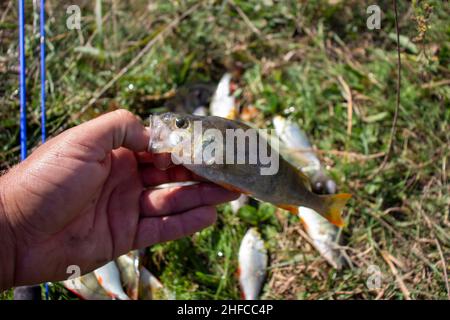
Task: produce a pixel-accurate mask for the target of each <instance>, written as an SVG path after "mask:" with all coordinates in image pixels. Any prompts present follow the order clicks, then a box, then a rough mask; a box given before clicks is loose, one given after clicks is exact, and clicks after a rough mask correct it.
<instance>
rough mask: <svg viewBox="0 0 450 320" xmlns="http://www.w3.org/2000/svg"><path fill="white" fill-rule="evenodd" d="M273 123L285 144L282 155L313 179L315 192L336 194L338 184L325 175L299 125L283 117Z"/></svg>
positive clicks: (277, 118)
mask: <svg viewBox="0 0 450 320" xmlns="http://www.w3.org/2000/svg"><path fill="white" fill-rule="evenodd" d="M272 122H273V125H274V128H275V132H276V133H277V135H278V137H279V138H280V140H281V141H282V142H283V145H282V146H280V153H281V154H282V155H283V157H284V158H285V159H286V160H287V161H289V162H290V163H291V164H293V165H294V166H296V167H298V168H299V169H300V170H302V172H304V173H305V174H306V175H307V176H308V177H309V178H310V179H311V182H312V188H313V190H314V192H316V193H321V194H334V193H336V183H335V182H334V181H333V180H332V179H330V178H329V177H328V176H327V174H326V173H325V171H324V169H323V167H322V165H321V163H320V160H319V158H318V157H317V155H316V154H315V153H314V151H312V145H311V143H310V142H309V140H308V137H307V136H306V133H305V132H304V131H303V130H302V129H300V127H299V126H298V124H296V123H294V122H292V121H289V120H287V119H286V118H283V117H281V116H275V117H274V118H273V120H272Z"/></svg>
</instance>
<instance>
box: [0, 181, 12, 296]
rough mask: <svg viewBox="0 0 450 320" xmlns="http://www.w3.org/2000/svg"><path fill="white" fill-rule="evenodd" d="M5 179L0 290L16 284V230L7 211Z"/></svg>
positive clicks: (0, 188) (0, 208) (0, 202)
mask: <svg viewBox="0 0 450 320" xmlns="http://www.w3.org/2000/svg"><path fill="white" fill-rule="evenodd" d="M4 180H5V179H4V177H0V292H2V291H3V290H6V289H9V288H11V287H13V286H14V270H15V269H14V268H15V261H16V250H15V239H14V232H13V228H12V225H11V223H10V220H9V218H8V213H7V207H8V206H7V203H6V187H5V185H4V183H5V181H4Z"/></svg>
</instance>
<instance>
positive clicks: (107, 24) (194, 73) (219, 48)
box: [0, 0, 450, 299]
mask: <svg viewBox="0 0 450 320" xmlns="http://www.w3.org/2000/svg"><path fill="white" fill-rule="evenodd" d="M78 3H79V4H80V7H81V9H82V15H83V19H82V29H81V30H80V32H77V31H71V30H68V29H67V28H66V27H65V19H66V17H67V16H66V13H65V8H66V7H67V6H68V5H70V4H72V3H70V2H68V1H62V2H61V1H59V2H55V1H47V6H48V7H47V9H48V10H47V13H48V15H49V19H48V23H47V33H48V42H47V46H48V58H47V59H48V60H47V63H48V78H49V80H48V122H49V124H48V130H49V132H50V134H56V133H57V132H59V130H61V128H62V127H70V126H73V125H76V124H78V123H81V122H82V121H85V120H87V119H90V118H92V117H94V116H96V115H98V114H101V113H103V112H107V111H109V110H113V109H115V108H117V107H119V106H120V107H125V108H127V109H129V110H131V111H133V112H135V113H137V114H139V115H141V116H142V117H143V118H145V117H146V116H147V115H148V114H149V113H150V112H151V111H152V110H154V108H159V107H161V106H162V105H163V104H164V101H165V97H166V96H167V95H168V94H170V92H171V91H172V90H176V89H177V88H179V87H180V86H183V85H185V84H189V83H195V82H208V81H217V80H218V79H219V78H220V76H221V75H222V74H223V72H224V71H225V70H235V73H236V74H238V76H239V79H240V80H239V82H238V85H239V90H238V92H237V93H236V95H237V98H238V101H239V104H240V105H241V106H248V105H253V106H255V107H256V108H257V109H258V110H259V111H260V115H259V117H258V118H257V123H258V124H259V125H265V124H270V121H269V120H270V119H271V117H272V116H273V115H274V114H283V115H285V116H289V117H292V118H293V119H295V120H297V121H298V122H299V123H300V125H301V126H302V128H303V129H304V130H305V131H306V132H308V134H309V135H310V137H311V140H312V141H313V143H314V144H315V146H316V147H317V148H318V149H320V150H322V151H323V152H321V158H322V160H323V161H324V163H325V164H326V165H328V166H329V168H330V174H331V175H332V176H333V177H334V179H335V180H336V182H337V183H338V185H339V187H340V190H342V191H348V192H351V193H352V194H353V200H352V201H351V203H350V205H349V206H348V210H347V216H346V217H347V222H348V224H347V226H346V227H345V228H344V230H343V236H344V238H345V239H346V245H347V246H348V248H349V249H348V250H347V255H348V259H349V260H350V262H351V267H349V268H346V269H344V270H342V271H336V270H333V269H332V268H331V267H329V266H328V265H327V264H326V262H325V261H324V260H323V259H322V258H321V257H320V256H319V255H318V253H317V252H316V251H314V250H313V249H312V248H311V246H310V245H309V244H308V243H307V242H306V241H305V239H303V238H302V235H301V233H300V232H299V229H300V228H301V227H300V224H299V222H298V219H297V218H295V217H290V216H288V215H287V214H285V213H284V212H279V211H277V212H275V209H274V208H273V207H271V206H270V205H267V204H264V205H260V207H259V209H252V208H249V207H246V208H244V209H243V210H241V212H240V213H239V214H238V215H237V216H236V215H233V214H232V213H231V211H230V208H229V207H228V206H227V205H224V206H222V207H220V212H221V214H220V218H219V221H218V223H217V224H216V225H215V226H212V227H210V228H207V229H206V230H204V231H202V232H200V233H198V234H195V235H194V236H192V237H190V238H185V239H182V240H179V241H174V242H170V243H165V244H159V245H156V246H153V247H152V248H149V249H148V253H149V262H148V265H149V267H150V269H151V270H152V271H153V272H154V273H155V274H156V275H158V276H159V277H160V279H161V280H162V282H163V283H164V284H165V285H166V286H167V287H168V288H169V289H170V290H172V291H173V292H175V293H176V296H177V298H186V299H196V298H203V299H218V298H223V299H238V298H239V290H238V287H237V281H236V277H235V272H236V268H237V265H236V263H237V261H236V259H237V250H238V247H239V242H240V239H241V238H242V236H243V234H244V233H245V231H246V229H247V228H248V227H249V226H252V225H257V226H258V227H259V228H260V230H261V231H262V234H263V236H264V238H265V239H266V240H267V246H268V249H269V252H270V262H271V269H270V274H269V278H268V281H267V283H266V285H265V287H264V294H263V297H264V298H274V299H354V298H365V299H373V298H376V297H377V296H378V297H379V298H385V299H404V298H405V293H404V292H402V290H400V289H399V286H398V282H396V281H395V277H394V276H393V272H392V270H391V268H390V267H389V265H388V263H387V261H386V260H389V261H390V260H392V261H394V266H395V268H396V269H397V271H398V273H399V274H400V276H401V277H402V279H403V280H402V281H403V282H404V285H405V286H406V288H407V290H408V291H409V293H410V296H411V297H412V298H416V299H430V298H434V299H445V298H447V297H448V293H447V290H446V286H445V278H444V262H445V265H446V267H447V273H449V272H450V269H449V263H448V262H449V261H450V232H449V227H450V221H449V207H450V196H449V185H448V177H449V170H448V166H449V161H448V160H449V153H450V151H449V150H450V149H449V143H450V133H449V130H448V129H449V123H450V86H449V85H448V84H449V79H450V70H449V65H450V41H449V40H450V8H449V5H448V3H447V2H443V1H434V0H428V1H413V2H412V3H409V2H403V1H399V16H400V21H399V23H400V31H401V35H402V39H401V45H402V64H403V68H402V89H401V105H400V110H399V120H398V125H397V130H396V134H395V136H394V142H393V149H392V154H391V156H390V158H389V161H388V163H387V165H386V166H385V167H384V168H383V170H381V171H380V172H378V169H379V166H380V164H381V162H382V160H383V154H382V153H384V152H386V151H387V147H388V141H389V135H390V130H391V126H392V120H393V114H394V110H395V94H396V75H397V71H396V70H397V51H396V42H395V37H393V35H395V29H394V28H393V26H394V20H393V11H392V6H391V1H378V3H379V5H380V6H381V8H382V11H383V16H382V17H383V20H382V28H381V30H373V31H370V30H368V29H367V28H366V18H367V14H366V7H367V6H368V5H369V4H372V3H367V4H366V3H362V2H360V1H325V0H322V1H319V0H316V1H308V2H306V1H305V2H304V3H298V2H297V1H262V2H261V1H256V0H252V1H241V0H234V2H229V1H204V2H198V1H155V2H152V3H154V4H152V5H150V6H149V5H148V4H147V2H146V1H136V2H133V5H132V6H125V5H124V4H121V3H120V2H119V1H116V7H115V10H113V6H112V5H111V2H104V3H103V18H104V21H103V25H102V30H103V34H102V35H100V34H98V33H97V29H96V22H95V16H94V4H93V3H92V4H91V2H89V1H79V2H78ZM196 3H200V5H199V6H198V7H197V8H196V9H195V10H194V11H193V12H192V13H191V14H190V15H189V16H188V17H187V18H186V19H184V20H183V21H181V22H180V23H179V24H178V25H177V26H176V27H175V28H174V29H173V30H172V31H170V32H167V33H164V35H163V36H162V38H161V40H160V41H158V42H156V43H155V45H154V46H153V47H152V48H151V49H150V50H149V51H148V52H147V53H146V54H145V55H144V56H143V57H142V58H141V59H140V60H139V61H137V63H136V64H134V65H133V66H132V67H131V68H130V69H129V70H128V72H127V73H125V74H124V76H123V77H121V78H120V79H118V80H117V81H115V82H114V84H113V85H112V87H111V88H110V89H109V90H107V91H106V92H105V93H104V94H103V95H102V96H101V97H100V98H99V99H97V100H96V102H95V103H94V104H93V106H92V107H90V108H88V109H87V112H85V113H84V114H82V115H79V116H74V115H77V113H78V112H79V111H80V110H81V109H83V107H85V106H86V105H87V104H88V103H89V101H90V99H91V98H92V96H93V95H94V94H95V93H96V92H99V90H101V89H102V88H103V87H104V86H105V85H106V84H107V83H108V82H109V81H110V80H111V79H113V78H114V76H115V75H117V74H118V73H119V72H120V70H121V69H122V68H123V67H125V66H126V65H127V64H128V63H129V62H130V61H131V60H132V59H133V58H134V57H136V55H137V54H138V53H139V52H140V51H141V50H142V49H143V48H144V47H145V45H146V44H147V43H148V42H149V41H151V40H152V39H153V38H154V37H155V36H157V35H158V34H159V32H161V30H163V29H164V28H165V26H167V25H168V24H169V23H170V22H171V21H173V20H174V18H175V17H177V16H179V15H180V14H182V13H183V12H185V11H186V10H187V9H188V8H190V7H192V6H193V5H194V4H196ZM233 3H234V4H235V5H234V4H233ZM333 3H337V4H333ZM236 6H237V7H239V8H240V10H242V12H243V13H244V14H245V16H246V17H247V18H248V20H249V21H250V23H248V22H246V21H245V19H244V18H243V17H242V16H241V15H240V14H239V11H238V10H237V9H236ZM0 8H2V10H0V12H4V10H6V8H9V13H8V14H6V15H4V16H3V17H2V15H1V14H0V19H1V20H0V38H1V41H0V75H1V80H0V101H1V110H0V123H1V131H0V147H1V150H0V167H1V169H7V168H9V167H10V166H12V165H14V164H15V163H17V162H18V161H19V148H18V145H19V140H18V139H19V134H18V132H19V127H18V123H19V113H18V110H19V105H18V95H17V74H16V73H15V71H14V70H16V69H17V61H18V59H17V51H18V50H17V29H16V21H17V16H16V15H17V12H16V5H15V2H14V1H4V2H3V3H2V4H0ZM32 13H33V10H32V5H31V1H28V2H27V60H28V75H27V77H28V82H27V89H28V123H29V127H28V129H29V143H28V145H29V148H30V149H32V148H34V147H36V146H37V145H38V144H39V139H40V127H39V117H40V114H39V90H40V87H39V63H38V58H39V50H38V42H39V38H38V35H37V34H36V32H35V33H33V31H36V30H33V14H32ZM114 21H115V22H114ZM88 40H90V46H92V48H91V47H90V46H88V45H87V41H88ZM411 43H412V44H411ZM339 79H341V80H339ZM345 84H346V85H348V87H349V88H351V94H352V100H353V117H352V121H351V122H350V126H351V134H349V133H348V126H349V122H348V119H347V108H348V103H347V100H346V98H345V89H344V88H345ZM380 153H381V156H380ZM438 247H440V248H441V250H442V252H443V258H442V257H441V255H440V253H439V250H438ZM382 253H383V254H384V257H388V258H383V254H382ZM389 257H391V258H389ZM370 265H376V266H378V267H379V268H380V270H381V271H382V273H383V277H384V278H383V279H384V280H383V281H382V289H381V290H378V291H377V290H374V291H371V290H369V289H368V288H367V286H366V281H367V279H368V277H369V274H368V273H367V268H368V267H369V266H370ZM51 297H52V299H66V298H70V297H71V296H70V295H68V294H67V292H66V291H65V290H64V289H62V288H61V287H60V286H56V287H54V288H52V291H51ZM0 298H7V299H8V298H11V293H10V292H6V293H3V294H1V295H0Z"/></svg>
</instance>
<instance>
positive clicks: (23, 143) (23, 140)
mask: <svg viewBox="0 0 450 320" xmlns="http://www.w3.org/2000/svg"><path fill="white" fill-rule="evenodd" d="M24 2H25V1H24V0H19V64H20V73H19V97H20V159H21V160H22V161H23V160H25V158H26V157H27V99H26V97H27V94H26V64H25V3H24Z"/></svg>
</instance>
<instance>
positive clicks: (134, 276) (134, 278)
mask: <svg viewBox="0 0 450 320" xmlns="http://www.w3.org/2000/svg"><path fill="white" fill-rule="evenodd" d="M116 264H117V267H118V269H119V271H120V279H121V283H122V286H123V287H124V288H125V293H126V294H127V295H128V296H129V297H130V298H131V299H133V300H137V299H138V295H139V278H140V271H139V267H140V265H139V253H138V251H137V250H135V251H130V252H129V253H128V254H124V255H121V256H120V257H118V258H117V259H116Z"/></svg>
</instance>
